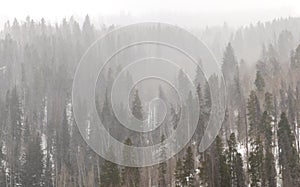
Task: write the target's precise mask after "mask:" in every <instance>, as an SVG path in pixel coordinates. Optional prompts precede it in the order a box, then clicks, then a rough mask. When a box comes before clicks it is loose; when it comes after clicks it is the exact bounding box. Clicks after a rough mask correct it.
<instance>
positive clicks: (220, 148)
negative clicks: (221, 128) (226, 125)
mask: <svg viewBox="0 0 300 187" xmlns="http://www.w3.org/2000/svg"><path fill="white" fill-rule="evenodd" d="M214 162H215V168H216V169H217V171H216V172H217V174H216V175H215V177H216V178H215V179H214V180H215V183H216V185H217V186H223V187H230V186H231V178H230V166H228V164H227V160H226V154H225V150H224V145H223V142H222V139H221V138H220V137H219V136H217V137H216V139H215V158H214Z"/></svg>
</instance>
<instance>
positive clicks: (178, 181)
mask: <svg viewBox="0 0 300 187" xmlns="http://www.w3.org/2000/svg"><path fill="white" fill-rule="evenodd" d="M174 175H175V186H176V187H181V186H183V185H184V183H185V174H184V170H183V163H182V161H181V159H180V158H179V159H178V160H177V162H176V168H175V173H174Z"/></svg>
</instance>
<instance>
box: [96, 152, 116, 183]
mask: <svg viewBox="0 0 300 187" xmlns="http://www.w3.org/2000/svg"><path fill="white" fill-rule="evenodd" d="M107 154H108V155H109V156H110V157H111V158H112V159H113V158H114V153H113V152H112V150H111V149H110V150H109V152H108V153H107ZM100 178H101V186H102V187H120V186H121V179H120V172H119V167H118V165H117V164H115V163H113V162H111V161H108V160H105V161H104V163H103V165H102V170H101V174H100Z"/></svg>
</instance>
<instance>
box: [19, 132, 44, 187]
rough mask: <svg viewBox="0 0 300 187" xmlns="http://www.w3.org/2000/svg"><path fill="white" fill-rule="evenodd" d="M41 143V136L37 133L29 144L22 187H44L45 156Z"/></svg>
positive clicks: (23, 170)
mask: <svg viewBox="0 0 300 187" xmlns="http://www.w3.org/2000/svg"><path fill="white" fill-rule="evenodd" d="M41 143H42V142H41V136H40V134H39V133H36V134H35V135H34V137H33V138H32V139H31V140H30V141H29V142H28V144H27V149H26V153H25V160H24V164H23V166H22V186H25V187H27V186H28V187H31V186H32V187H33V186H43V184H42V176H43V169H44V162H43V157H44V155H43V150H42V146H41Z"/></svg>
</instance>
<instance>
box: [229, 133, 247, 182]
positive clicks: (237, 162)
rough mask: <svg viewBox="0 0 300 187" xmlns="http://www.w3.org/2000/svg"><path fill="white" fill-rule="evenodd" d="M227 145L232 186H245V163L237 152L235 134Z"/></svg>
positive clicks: (232, 134)
mask: <svg viewBox="0 0 300 187" xmlns="http://www.w3.org/2000/svg"><path fill="white" fill-rule="evenodd" d="M227 144H228V150H227V151H226V152H227V162H228V165H229V169H230V180H231V181H230V184H231V185H232V186H236V187H240V186H245V176H244V170H243V162H242V158H241V155H240V153H238V151H237V142H236V138H235V134H234V133H231V135H230V137H229V140H228V142H227Z"/></svg>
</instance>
